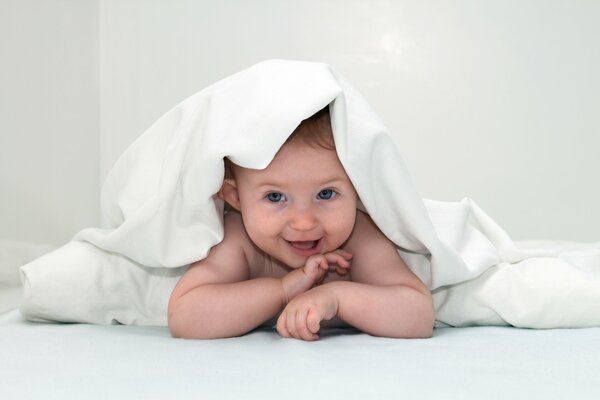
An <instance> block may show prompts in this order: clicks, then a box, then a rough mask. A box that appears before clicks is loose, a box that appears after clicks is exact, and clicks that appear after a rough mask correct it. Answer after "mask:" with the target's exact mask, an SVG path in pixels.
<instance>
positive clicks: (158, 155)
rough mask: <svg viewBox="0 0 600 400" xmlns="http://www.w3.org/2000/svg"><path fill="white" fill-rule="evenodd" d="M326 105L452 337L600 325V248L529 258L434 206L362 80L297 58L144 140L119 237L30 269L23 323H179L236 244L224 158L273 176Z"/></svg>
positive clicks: (258, 71) (82, 241)
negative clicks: (174, 309) (228, 220)
mask: <svg viewBox="0 0 600 400" xmlns="http://www.w3.org/2000/svg"><path fill="white" fill-rule="evenodd" d="M326 106H329V109H330V113H331V126H332V130H333V136H334V140H335V145H336V151H337V153H338V156H339V159H340V161H341V163H342V165H343V167H344V168H345V170H346V172H347V174H348V176H349V177H350V179H351V181H352V183H353V184H354V186H355V188H356V190H357V192H358V195H359V197H360V200H361V203H362V206H364V210H365V211H366V212H368V213H369V215H370V216H371V218H372V219H373V221H374V222H375V223H376V224H377V226H378V227H379V228H380V229H381V231H382V232H383V233H384V234H385V235H386V236H387V237H388V238H389V239H390V240H392V241H393V242H394V243H395V244H396V245H397V248H398V251H399V252H400V254H401V256H402V257H403V258H404V260H405V261H406V263H407V264H408V265H409V267H410V268H411V269H412V270H413V271H414V273H415V274H416V275H417V276H419V278H420V279H421V280H422V281H423V282H424V283H425V284H427V285H428V287H429V288H430V289H431V290H432V291H433V294H434V300H435V305H436V311H437V320H438V324H439V325H444V324H447V325H452V326H465V325H482V324H492V325H515V326H522V327H532V328H551V327H583V326H593V325H600V246H599V245H598V244H588V245H584V244H580V245H577V244H568V243H566V244H565V243H562V244H561V243H558V244H556V245H555V246H551V247H549V248H543V249H542V248H538V249H527V250H525V249H519V248H517V247H516V246H515V244H514V243H513V242H512V241H511V239H510V238H509V236H508V235H507V234H506V233H505V232H504V231H503V230H502V229H501V228H500V227H499V226H498V225H497V224H496V223H495V222H494V221H493V220H492V219H491V218H490V217H489V216H487V215H486V214H485V213H484V212H483V211H482V210H481V209H479V208H478V207H477V205H476V204H475V203H474V202H473V201H471V200H470V199H463V200H462V201H460V202H453V203H450V202H437V201H431V200H424V199H422V198H421V197H420V196H419V195H418V193H417V191H416V189H415V187H414V185H413V183H412V181H411V177H410V175H409V173H408V170H407V168H406V166H405V164H404V162H403V160H402V157H401V155H400V153H399V151H398V148H397V146H396V145H395V144H394V141H393V140H392V137H391V134H390V132H389V131H388V130H387V129H386V127H385V126H384V125H383V123H382V122H381V121H380V120H379V118H378V117H377V116H376V115H375V113H374V112H373V110H372V109H371V108H370V107H369V105H368V104H367V103H366V101H365V99H364V98H363V97H362V96H361V95H360V94H359V93H358V92H357V91H356V90H355V89H354V88H353V87H352V86H351V85H350V84H349V83H348V82H347V81H346V80H345V79H344V78H343V77H342V76H341V75H340V74H339V73H338V72H337V71H335V70H334V69H333V68H331V67H330V66H328V65H326V64H321V63H310V62H299V61H283V60H270V61H265V62H262V63H259V64H257V65H254V66H252V67H250V68H248V69H246V70H244V71H241V72H239V73H237V74H234V75H232V76H230V77H228V78H226V79H223V80H221V81H219V82H217V83H215V84H213V85H211V86H209V87H208V88H206V89H204V90H202V91H200V92H199V93H197V94H195V95H193V96H191V97H189V98H188V99H186V100H185V101H183V102H182V103H181V104H179V105H177V106H176V107H175V108H173V109H172V110H170V111H169V112H167V113H166V114H165V115H164V116H163V117H161V118H160V119H159V120H158V121H157V122H156V123H154V124H153V125H152V126H151V127H150V128H149V129H148V130H147V131H146V132H145V133H144V134H143V135H142V136H140V137H139V138H138V139H137V140H136V141H135V142H134V143H133V144H132V145H131V146H130V147H129V148H128V149H127V150H126V151H125V153H124V154H123V155H122V156H121V158H120V159H119V160H118V161H117V163H116V164H115V165H114V167H113V168H112V170H111V171H110V173H109V175H108V177H107V179H106V182H105V184H104V187H103V189H102V199H101V200H102V214H103V215H102V217H103V221H105V226H104V227H103V228H102V229H99V228H90V229H85V230H83V231H81V232H79V233H78V234H77V235H76V236H75V238H74V239H73V241H71V242H69V243H68V244H66V245H64V246H63V247H61V248H59V249H57V250H55V251H53V252H51V253H49V254H47V255H45V256H43V257H41V258H39V259H37V260H35V261H33V262H31V263H29V264H27V265H25V266H23V267H22V268H21V278H22V281H23V284H24V288H25V296H24V300H23V303H22V305H21V308H20V309H21V312H22V313H23V314H24V315H25V316H26V317H27V318H28V319H30V320H35V321H65V322H89V323H98V324H106V323H123V324H142V325H165V324H166V320H167V316H166V314H167V312H166V309H167V304H168V299H169V295H170V293H171V291H172V289H173V287H174V286H175V284H176V283H177V280H178V278H179V277H180V276H181V275H182V274H183V273H184V272H185V270H186V268H187V266H188V265H189V264H190V263H192V262H194V261H197V260H200V259H203V258H204V257H206V255H207V254H208V252H209V250H210V249H211V247H212V246H214V245H215V244H217V243H219V242H220V241H221V240H222V238H223V202H222V201H221V200H219V199H218V198H217V197H216V195H215V194H216V193H217V191H218V190H219V188H220V186H221V183H222V181H223V173H224V163H223V158H224V157H229V158H230V159H231V160H232V161H233V162H234V163H236V164H238V165H240V166H243V167H246V168H254V169H262V168H265V167H266V166H267V165H268V164H269V163H270V161H271V160H272V159H273V157H274V155H275V154H276V152H277V151H278V149H279V148H280V146H281V145H282V144H283V143H284V142H285V140H286V139H287V138H288V136H289V135H290V134H291V133H292V132H293V131H294V129H295V128H296V127H297V126H298V125H299V124H300V122H301V121H302V120H304V119H306V118H308V117H310V116H311V115H313V114H314V113H316V112H317V111H319V110H321V109H322V108H324V107H326ZM407 134H408V133H407ZM457 179H458V178H457Z"/></svg>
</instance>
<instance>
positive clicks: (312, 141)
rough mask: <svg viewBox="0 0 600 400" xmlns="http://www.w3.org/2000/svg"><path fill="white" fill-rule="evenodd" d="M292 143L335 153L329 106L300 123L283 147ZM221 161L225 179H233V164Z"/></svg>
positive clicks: (225, 160)
mask: <svg viewBox="0 0 600 400" xmlns="http://www.w3.org/2000/svg"><path fill="white" fill-rule="evenodd" d="M294 143H296V144H298V143H300V144H304V145H307V146H310V147H313V148H316V147H321V148H323V149H326V150H333V151H335V142H334V141H333V131H332V130H331V117H330V116H329V106H326V107H325V108H323V109H322V110H320V111H317V112H316V113H315V114H313V115H312V116H311V117H308V118H307V119H305V120H304V121H302V122H301V123H300V125H298V127H297V128H296V129H294V132H292V134H291V135H290V136H289V137H288V138H287V140H286V141H285V143H284V144H283V146H285V145H288V144H294ZM283 146H282V147H283ZM223 161H224V162H225V178H226V179H227V178H233V177H234V173H233V168H232V167H233V163H232V162H231V161H230V160H229V159H228V158H227V157H225V158H224V159H223Z"/></svg>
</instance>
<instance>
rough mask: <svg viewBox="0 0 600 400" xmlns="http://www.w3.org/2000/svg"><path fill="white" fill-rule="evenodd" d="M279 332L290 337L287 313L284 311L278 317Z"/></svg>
mask: <svg viewBox="0 0 600 400" xmlns="http://www.w3.org/2000/svg"><path fill="white" fill-rule="evenodd" d="M277 332H278V333H279V334H280V335H281V336H283V337H286V338H289V337H290V336H291V335H290V333H289V332H288V330H287V327H286V313H285V312H282V313H281V315H280V316H279V318H278V319H277Z"/></svg>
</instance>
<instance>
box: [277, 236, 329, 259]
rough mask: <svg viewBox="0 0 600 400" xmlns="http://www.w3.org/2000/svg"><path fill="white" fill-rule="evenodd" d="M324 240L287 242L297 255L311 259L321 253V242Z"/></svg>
mask: <svg viewBox="0 0 600 400" xmlns="http://www.w3.org/2000/svg"><path fill="white" fill-rule="evenodd" d="M322 239H323V238H320V239H317V240H293V241H292V240H286V241H285V242H286V243H287V244H288V245H289V246H290V249H291V250H292V251H293V252H294V253H295V254H297V255H299V256H302V257H309V256H312V255H314V254H318V253H320V252H321V247H322V246H321V242H322Z"/></svg>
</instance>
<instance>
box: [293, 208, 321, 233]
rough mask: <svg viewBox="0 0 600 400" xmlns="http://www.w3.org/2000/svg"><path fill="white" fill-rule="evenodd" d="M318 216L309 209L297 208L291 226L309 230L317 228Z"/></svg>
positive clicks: (303, 230) (298, 229)
mask: <svg viewBox="0 0 600 400" xmlns="http://www.w3.org/2000/svg"><path fill="white" fill-rule="evenodd" d="M316 226H317V218H316V216H315V214H314V213H313V212H311V211H310V210H307V209H297V210H295V211H294V213H293V215H292V218H291V219H290V227H291V228H292V229H295V230H297V231H302V232H307V231H310V230H313V229H315V228H316Z"/></svg>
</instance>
